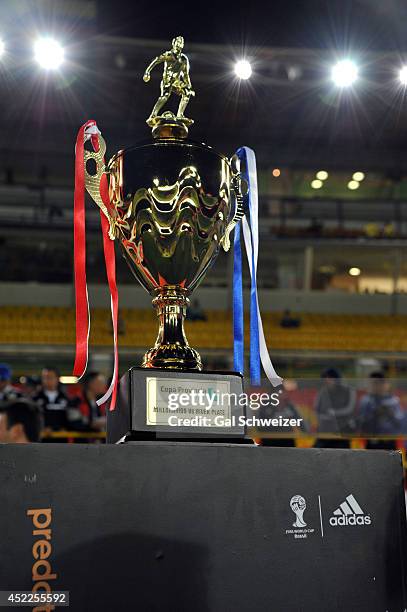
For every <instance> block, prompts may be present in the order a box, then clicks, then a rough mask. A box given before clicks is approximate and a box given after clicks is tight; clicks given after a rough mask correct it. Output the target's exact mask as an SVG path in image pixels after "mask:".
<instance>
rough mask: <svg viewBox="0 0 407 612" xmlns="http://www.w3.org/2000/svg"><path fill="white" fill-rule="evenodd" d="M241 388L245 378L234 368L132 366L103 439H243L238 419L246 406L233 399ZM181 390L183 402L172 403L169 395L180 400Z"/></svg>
mask: <svg viewBox="0 0 407 612" xmlns="http://www.w3.org/2000/svg"><path fill="white" fill-rule="evenodd" d="M208 391H209V392H210V394H212V397H211V398H209V402H212V401H213V403H211V404H208V399H207V395H208ZM191 392H194V395H191ZM198 392H202V394H203V395H202V396H199V395H198ZM242 392H243V377H242V375H241V374H239V373H237V372H212V371H203V372H199V371H196V370H191V371H183V372H181V371H178V370H168V369H166V370H159V369H148V368H131V369H130V370H128V372H126V374H125V375H124V376H123V377H122V378H121V380H120V385H119V392H118V399H117V406H116V409H115V410H113V411H109V412H108V415H107V442H108V443H111V444H116V443H118V442H125V441H128V440H140V439H158V438H159V439H161V440H163V439H164V440H165V439H171V438H174V439H178V438H189V439H191V438H193V439H204V438H212V439H218V440H219V439H227V438H233V439H234V440H235V439H238V438H241V439H243V438H244V435H245V429H246V428H245V425H244V424H241V423H239V417H240V416H244V415H245V409H244V407H243V406H239V404H238V401H237V398H238V397H239V396H241V394H242ZM184 394H185V395H186V397H185V400H186V402H185V404H184V405H182V404H180V402H179V401H175V400H173V404H172V405H171V404H170V402H169V398H170V397H172V396H174V397H175V396H178V398H179V400H181V399H183V398H181V396H182V395H184ZM216 394H217V396H216ZM229 396H230V399H229V400H228V397H229ZM217 397H218V400H216V398H217ZM215 400H216V401H215ZM222 400H223V401H222ZM177 404H179V405H178V408H177V407H176V405H177ZM179 423H180V424H179Z"/></svg>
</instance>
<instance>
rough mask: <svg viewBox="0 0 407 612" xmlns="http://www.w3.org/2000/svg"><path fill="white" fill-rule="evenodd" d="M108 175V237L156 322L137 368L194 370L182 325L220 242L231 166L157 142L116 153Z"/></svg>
mask: <svg viewBox="0 0 407 612" xmlns="http://www.w3.org/2000/svg"><path fill="white" fill-rule="evenodd" d="M107 174H108V176H109V195H110V201H111V203H112V206H113V214H114V219H113V226H114V235H115V237H116V238H117V239H118V241H119V243H120V248H121V251H122V254H123V256H124V258H125V260H126V262H127V264H128V265H129V267H130V269H131V271H132V272H133V274H134V276H135V277H136V278H137V280H138V281H139V282H140V284H141V285H142V286H143V287H144V288H145V289H146V290H147V291H149V293H150V294H151V295H152V296H153V304H154V306H155V308H156V311H157V315H158V318H159V333H158V337H157V340H156V343H155V345H154V347H153V348H152V349H150V350H149V351H148V352H147V353H146V354H145V355H144V359H143V362H142V367H146V368H173V369H181V370H190V369H191V370H200V369H202V363H201V359H200V356H199V354H198V353H197V351H196V350H194V349H193V348H191V347H190V346H189V345H188V342H187V339H186V337H185V332H184V328H183V321H184V318H185V315H186V308H187V306H188V303H189V300H188V296H189V295H190V294H191V292H192V291H193V290H194V289H195V287H196V286H197V285H198V284H199V283H200V281H201V280H202V279H203V277H204V275H205V274H206V272H207V271H208V269H209V268H210V266H211V265H212V264H213V263H214V261H215V259H216V257H217V255H218V253H219V249H220V246H221V244H222V241H223V239H224V237H225V230H226V228H227V226H228V222H229V218H230V216H231V208H232V206H231V179H232V176H233V172H232V167H231V163H230V162H229V160H228V159H227V158H226V157H224V156H222V155H220V154H219V153H217V152H216V151H215V150H214V149H212V148H211V147H209V146H207V145H204V144H198V143H194V142H190V141H188V140H176V139H174V140H170V139H161V140H160V139H158V140H155V141H153V142H151V141H149V142H147V143H141V144H139V145H136V146H134V147H131V148H128V149H125V150H122V151H119V152H118V153H117V154H116V155H115V156H114V157H113V158H112V159H111V160H110V162H109V164H108V166H107Z"/></svg>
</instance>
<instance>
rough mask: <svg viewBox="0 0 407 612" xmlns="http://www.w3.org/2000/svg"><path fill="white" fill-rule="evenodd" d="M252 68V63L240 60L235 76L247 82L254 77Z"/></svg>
mask: <svg viewBox="0 0 407 612" xmlns="http://www.w3.org/2000/svg"><path fill="white" fill-rule="evenodd" d="M252 72H253V71H252V67H251V65H250V62H248V61H247V60H245V59H242V60H239V61H238V62H236V64H235V74H236V76H237V77H238V78H239V79H243V80H244V81H246V80H247V79H250V77H251V76H252Z"/></svg>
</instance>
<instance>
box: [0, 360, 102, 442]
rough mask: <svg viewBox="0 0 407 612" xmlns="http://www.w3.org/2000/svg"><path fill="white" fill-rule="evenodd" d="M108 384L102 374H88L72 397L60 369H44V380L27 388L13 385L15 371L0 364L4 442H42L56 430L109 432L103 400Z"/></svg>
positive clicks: (0, 420) (30, 381)
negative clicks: (64, 384)
mask: <svg viewBox="0 0 407 612" xmlns="http://www.w3.org/2000/svg"><path fill="white" fill-rule="evenodd" d="M106 388H107V381H106V378H105V376H104V375H103V374H101V373H100V372H88V373H87V374H86V375H85V376H84V377H83V379H82V381H81V384H80V385H79V388H78V389H77V391H75V392H74V393H73V394H72V395H68V394H67V393H66V391H65V390H64V387H63V385H61V383H60V374H59V372H58V369H57V368H55V367H52V366H47V367H44V368H43V369H42V371H41V375H40V377H39V378H38V379H37V378H32V379H28V380H27V383H26V384H25V385H24V387H16V386H14V385H13V384H12V371H11V368H10V367H9V366H8V365H7V364H6V363H1V364H0V442H38V441H39V440H40V439H41V438H42V439H43V441H47V440H48V441H49V440H50V439H52V438H51V437H48V434H50V433H51V432H55V431H71V432H95V431H105V429H106V415H105V406H104V405H101V406H99V405H98V403H97V401H98V400H99V399H100V398H101V397H103V395H104V393H105V391H106Z"/></svg>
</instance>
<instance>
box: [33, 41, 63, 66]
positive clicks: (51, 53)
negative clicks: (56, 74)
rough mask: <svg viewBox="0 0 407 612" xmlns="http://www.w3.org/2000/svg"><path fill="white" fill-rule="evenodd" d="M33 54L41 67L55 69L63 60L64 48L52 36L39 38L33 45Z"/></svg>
mask: <svg viewBox="0 0 407 612" xmlns="http://www.w3.org/2000/svg"><path fill="white" fill-rule="evenodd" d="M34 56H35V59H36V61H37V62H38V64H39V65H40V66H41V68H44V69H45V70H57V69H58V68H59V67H60V66H61V64H62V62H63V61H64V49H63V47H62V45H61V44H60V43H59V42H58V41H57V40H54V39H53V38H39V39H38V40H37V42H36V43H35V45H34Z"/></svg>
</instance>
